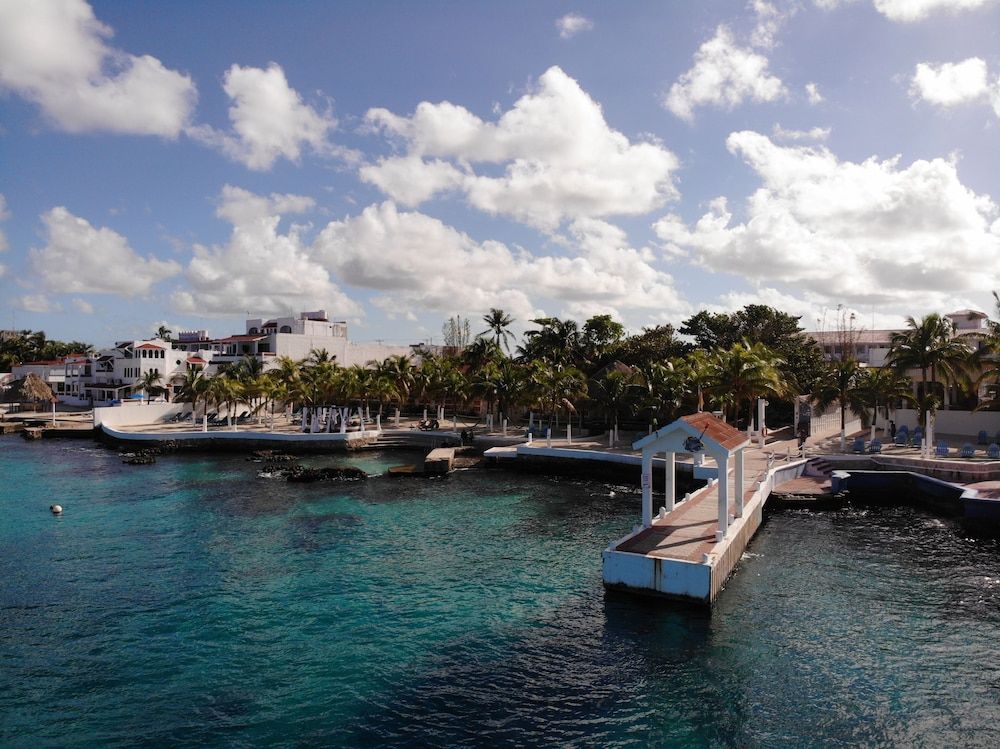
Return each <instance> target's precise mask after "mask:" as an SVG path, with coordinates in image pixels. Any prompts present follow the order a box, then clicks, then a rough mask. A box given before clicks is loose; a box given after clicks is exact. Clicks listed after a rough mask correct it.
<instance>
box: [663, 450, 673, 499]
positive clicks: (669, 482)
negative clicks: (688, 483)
mask: <svg viewBox="0 0 1000 749" xmlns="http://www.w3.org/2000/svg"><path fill="white" fill-rule="evenodd" d="M664 463H665V464H666V466H665V467H664V469H663V490H664V492H665V493H666V501H665V502H664V504H663V506H664V507H666V508H667V512H670V511H671V510H672V509H674V492H675V491H676V489H675V487H674V467H675V466H674V453H673V452H668V453H667V454H666V455H665V456H664Z"/></svg>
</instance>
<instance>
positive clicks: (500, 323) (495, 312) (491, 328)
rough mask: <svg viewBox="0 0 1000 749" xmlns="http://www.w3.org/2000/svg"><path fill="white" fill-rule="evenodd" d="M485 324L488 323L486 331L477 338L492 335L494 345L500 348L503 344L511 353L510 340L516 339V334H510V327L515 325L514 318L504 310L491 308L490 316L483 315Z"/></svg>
mask: <svg viewBox="0 0 1000 749" xmlns="http://www.w3.org/2000/svg"><path fill="white" fill-rule="evenodd" d="M483 322H485V323H486V330H484V331H483V332H482V333H480V334H479V335H477V336H476V338H482V337H483V336H486V335H490V334H492V336H493V343H495V344H496V345H497V346H498V347H499V346H500V344H501V343H503V347H504V349H506V351H507V353H510V339H512V338H513V337H514V334H513V333H511V332H510V326H511V325H513V323H514V318H513V317H511V316H510V315H508V314H507V313H506V312H504V311H503V310H502V309H497V308H496V307H490V311H489V314H486V315H483Z"/></svg>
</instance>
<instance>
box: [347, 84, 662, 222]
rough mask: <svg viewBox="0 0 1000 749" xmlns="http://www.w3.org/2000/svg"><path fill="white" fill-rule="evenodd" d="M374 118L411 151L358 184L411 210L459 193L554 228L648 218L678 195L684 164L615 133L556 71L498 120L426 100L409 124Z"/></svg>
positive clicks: (366, 173) (377, 113) (382, 114)
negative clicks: (677, 176)
mask: <svg viewBox="0 0 1000 749" xmlns="http://www.w3.org/2000/svg"><path fill="white" fill-rule="evenodd" d="M367 121H368V122H369V123H370V124H371V125H372V126H374V127H377V128H380V129H381V130H382V131H383V132H385V133H386V134H387V135H388V136H389V137H391V138H394V139H398V140H400V141H401V142H402V143H403V144H404V145H405V148H406V151H407V153H406V155H405V156H403V157H390V158H384V159H381V160H379V161H378V163H376V164H370V165H368V166H366V167H364V168H362V169H361V171H360V175H361V178H362V179H363V180H365V181H366V182H369V183H371V184H374V185H377V186H378V187H379V189H381V190H382V191H383V192H384V193H385V194H386V195H388V196H389V197H391V198H392V199H393V200H395V201H397V202H399V203H401V204H403V205H406V206H411V207H412V206H416V205H418V204H419V203H421V202H423V201H424V200H427V199H429V198H430V197H432V196H433V195H436V194H437V193H439V192H442V191H450V190H457V191H460V192H461V193H463V194H464V195H465V198H466V200H467V201H468V202H469V204H471V205H472V206H473V207H475V208H477V209H479V210H481V211H485V212H486V213H490V214H499V215H504V216H509V217H512V218H514V219H516V220H517V221H520V222H523V223H526V224H529V225H531V226H534V227H537V228H540V229H543V230H545V231H554V230H555V229H557V228H558V226H559V224H560V223H562V222H563V221H565V220H573V219H576V218H583V217H590V218H602V217H608V216H613V215H641V214H643V213H648V212H649V211H651V210H654V209H655V208H658V207H660V206H662V205H663V204H664V203H665V202H666V201H667V200H669V199H672V198H675V197H677V190H676V188H675V187H674V182H673V172H674V171H675V170H676V169H677V167H678V161H677V157H676V156H674V154H673V153H671V152H670V151H668V150H667V149H665V148H663V147H662V146H661V145H659V144H657V143H646V142H637V143H631V142H629V139H628V138H626V137H625V136H624V135H623V134H622V133H620V132H618V131H616V130H613V129H611V128H610V127H608V124H607V122H606V121H605V119H604V114H603V113H602V111H601V107H600V105H599V104H597V102H595V101H594V100H593V99H591V98H590V96H588V95H587V93H586V92H584V91H583V89H581V88H580V86H579V84H578V83H577V82H576V81H574V80H573V79H572V78H570V77H569V76H567V75H566V74H565V73H564V72H563V71H562V70H561V69H559V68H558V67H553V68H550V69H549V70H547V71H546V72H545V73H544V74H543V75H542V77H541V78H540V79H539V82H538V88H537V90H534V91H532V92H530V93H528V94H526V95H524V96H522V97H521V98H520V99H518V101H517V102H516V103H515V104H514V106H513V108H511V109H510V110H508V111H507V112H505V113H504V114H503V115H502V116H501V117H500V118H499V120H497V121H496V122H485V121H483V120H481V119H480V118H479V117H477V116H476V115H474V114H472V113H471V112H470V111H468V110H467V109H465V108H464V107H460V106H457V105H455V104H451V103H449V102H442V103H440V104H431V103H429V102H422V103H421V104H420V105H418V106H417V109H416V111H415V112H414V114H413V115H412V116H411V117H402V116H399V115H396V114H393V113H392V112H389V111H388V110H385V109H372V110H369V112H368V114H367ZM477 164H479V165H485V166H484V167H483V168H482V169H480V170H479V171H476V169H475V166H474V165H477ZM491 165H500V166H502V167H503V172H502V173H499V174H498V170H497V169H496V168H495V167H493V168H491Z"/></svg>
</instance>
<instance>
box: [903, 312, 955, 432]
mask: <svg viewBox="0 0 1000 749" xmlns="http://www.w3.org/2000/svg"><path fill="white" fill-rule="evenodd" d="M906 324H907V326H908V327H909V330H904V331H902V332H900V333H896V334H894V335H893V336H892V343H891V344H890V349H889V356H888V359H887V362H888V363H889V365H890V366H892V367H893V368H894V369H896V370H897V371H899V372H905V371H906V370H908V369H919V370H920V387H919V388H918V390H917V402H918V404H919V407H920V414H921V415H920V419H921V421H920V423H921V424H923V414H924V413H925V412H927V411H930V412H932V413H933V412H934V411H936V410H937V409H938V407H939V406H940V405H941V400H940V398H939V397H938V395H937V393H931V392H930V390H929V388H928V379H927V374H928V372H930V375H931V379H930V382H931V383H936V382H937V381H938V380H937V378H938V375H941V376H942V377H943V378H944V381H945V383H946V384H947V383H948V382H954V381H957V380H958V379H959V378H960V376H961V375H962V373H963V370H964V369H965V367H966V364H967V362H968V361H969V358H970V355H971V353H972V349H971V348H970V347H969V345H968V344H967V343H966V342H965V341H964V340H962V339H961V338H957V337H953V336H952V333H953V330H952V326H951V322H950V321H949V320H948V319H947V318H945V317H942V316H941V315H939V314H937V313H932V314H929V315H926V316H925V317H923V318H921V319H920V320H919V321H917V320H915V319H914V318H912V317H907V318H906Z"/></svg>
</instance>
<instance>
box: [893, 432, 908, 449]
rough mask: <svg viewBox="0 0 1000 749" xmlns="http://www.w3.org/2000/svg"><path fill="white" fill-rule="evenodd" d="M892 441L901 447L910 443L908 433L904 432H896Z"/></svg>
mask: <svg viewBox="0 0 1000 749" xmlns="http://www.w3.org/2000/svg"><path fill="white" fill-rule="evenodd" d="M893 441H894V442H895V443H896V444H897V445H899V446H901V447H902V446H903V445H908V444H909V443H910V435H909V434H908V433H906V432H896V439H895V440H893Z"/></svg>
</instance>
